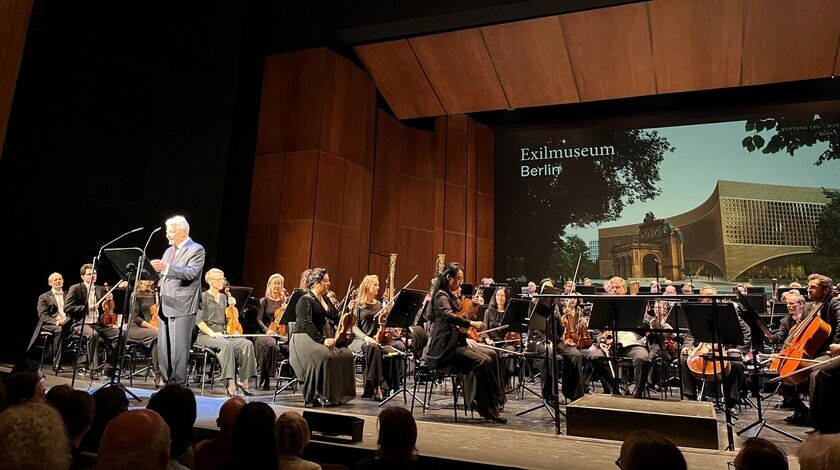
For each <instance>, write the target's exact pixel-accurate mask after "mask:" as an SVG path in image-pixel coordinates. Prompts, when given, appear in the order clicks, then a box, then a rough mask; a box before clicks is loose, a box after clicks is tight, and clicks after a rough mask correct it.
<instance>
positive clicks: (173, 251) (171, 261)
mask: <svg viewBox="0 0 840 470" xmlns="http://www.w3.org/2000/svg"><path fill="white" fill-rule="evenodd" d="M176 256H178V247H177V246H174V247H172V259H170V260H169V263H170V264H172V263H174V262H175V257H176Z"/></svg>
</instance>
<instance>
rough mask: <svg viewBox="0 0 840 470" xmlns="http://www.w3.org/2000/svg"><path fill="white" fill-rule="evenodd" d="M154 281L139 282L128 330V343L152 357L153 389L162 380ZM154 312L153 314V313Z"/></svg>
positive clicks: (161, 382)
mask: <svg viewBox="0 0 840 470" xmlns="http://www.w3.org/2000/svg"><path fill="white" fill-rule="evenodd" d="M154 288H155V283H154V281H140V283H139V284H138V285H137V289H136V290H135V293H134V295H135V296H136V298H137V301H136V303H135V306H136V307H135V315H133V320H134V323H133V324H132V325H131V326H130V328H128V343H129V344H132V343H133V344H141V345H143V346H144V347H145V348H147V349H148V350H149V352H150V353H151V356H152V373H153V375H154V378H155V387H157V388H160V387H162V386H163V378H162V377H161V375H160V368H159V367H158V348H157V339H158V324H157V322H158V317H157V301H156V295H155V291H154ZM153 312H154V313H153Z"/></svg>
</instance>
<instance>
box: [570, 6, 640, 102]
mask: <svg viewBox="0 0 840 470" xmlns="http://www.w3.org/2000/svg"><path fill="white" fill-rule="evenodd" d="M560 20H561V24H562V25H563V30H564V32H565V38H566V44H567V46H568V48H569V55H570V56H571V59H572V67H573V69H574V72H575V78H576V80H577V84H578V91H579V93H580V99H581V100H582V101H592V100H605V99H610V98H623V97H628V96H641V95H652V94H655V93H656V86H655V83H654V73H653V57H652V53H651V47H650V30H649V28H648V15H647V6H646V5H645V4H644V3H634V4H630V5H622V6H617V7H610V8H601V9H598V10H590V11H584V12H580V13H572V14H569V15H563V16H561V17H560ZM616 77H620V79H616Z"/></svg>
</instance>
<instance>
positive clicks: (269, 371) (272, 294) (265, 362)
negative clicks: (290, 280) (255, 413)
mask: <svg viewBox="0 0 840 470" xmlns="http://www.w3.org/2000/svg"><path fill="white" fill-rule="evenodd" d="M284 281H285V279H283V276H282V275H280V274H272V275H271V276H269V277H268V282H267V283H266V285H265V297H263V298H261V299H260V304H259V307H257V328H258V329H259V330H260V333H264V334H267V335H269V336H258V337H257V338H256V341H254V343H255V344H256V346H257V365H258V366H259V369H260V376H259V379H258V382H257V388H262V389H263V390H268V388H269V382H271V379H272V378H274V376H275V375H276V374H275V373H276V371H277V361H278V360H282V352H281V349H280V345H279V344H278V343H277V339H278V338H280V334H279V332H278V331H276V330H273V329H271V328H269V326H271V322H273V321H274V317H275V312H277V310H278V309H280V308H283V307H285V305H286V296H285V294H284V292H283V283H284Z"/></svg>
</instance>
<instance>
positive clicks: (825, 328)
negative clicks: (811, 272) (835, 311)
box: [770, 302, 831, 386]
mask: <svg viewBox="0 0 840 470" xmlns="http://www.w3.org/2000/svg"><path fill="white" fill-rule="evenodd" d="M822 306H823V302H820V303H818V304H816V305H815V306H814V308H813V309H811V313H809V314H808V316H807V317H806V318H805V319H803V320H802V321H800V322H799V323H798V324H797V325H796V326H794V327H793V329H792V330H791V333H790V335H788V338H787V340H785V343H784V346H783V347H782V350H781V351H779V356H780V357H777V358H776V359H773V361H772V362H771V363H770V369H771V370H774V371H776V372H778V373H779V376H780V377H784V379H783V380H782V382H783V383H785V384H787V385H792V386H796V385H799V384H801V383H803V382H805V381H806V380H808V378H809V375H808V373H807V371H802V373H797V372H796V371H797V370H798V369H802V368H804V367H806V366H808V361H807V360H808V359H813V358H814V355H815V354H816V353H817V350H819V348H820V346H822V344H823V343H825V340H827V339H828V337H829V335H831V325H829V324H828V323H826V322H825V321H824V320H823V319H822V318H820V315H819V314H820V311H821V310H822Z"/></svg>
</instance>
